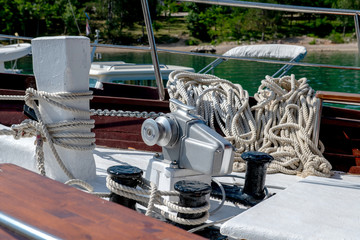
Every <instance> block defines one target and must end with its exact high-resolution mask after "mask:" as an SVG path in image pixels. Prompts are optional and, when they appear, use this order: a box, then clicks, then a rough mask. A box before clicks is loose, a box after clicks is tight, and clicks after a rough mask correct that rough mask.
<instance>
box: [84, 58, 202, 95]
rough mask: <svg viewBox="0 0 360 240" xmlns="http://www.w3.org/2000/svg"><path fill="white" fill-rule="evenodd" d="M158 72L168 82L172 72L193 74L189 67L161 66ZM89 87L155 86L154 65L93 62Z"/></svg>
mask: <svg viewBox="0 0 360 240" xmlns="http://www.w3.org/2000/svg"><path fill="white" fill-rule="evenodd" d="M159 67H160V72H161V75H162V79H163V80H168V77H169V74H170V73H171V72H172V71H176V70H182V71H189V72H194V71H195V70H194V69H193V68H190V67H183V66H176V65H165V64H161V65H160V66H159ZM89 78H90V86H91V87H95V88H101V87H102V83H122V84H135V85H143V86H156V83H155V73H154V65H152V64H135V63H126V62H123V61H111V62H93V63H91V68H90V73H89Z"/></svg>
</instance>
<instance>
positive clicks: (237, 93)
mask: <svg viewBox="0 0 360 240" xmlns="http://www.w3.org/2000/svg"><path fill="white" fill-rule="evenodd" d="M167 88H168V92H169V96H170V97H171V98H176V99H178V100H180V101H182V102H183V103H185V104H188V105H191V106H194V107H196V110H197V114H198V115H200V116H201V117H202V118H204V120H205V122H206V123H207V124H208V125H209V126H210V127H211V128H213V129H215V130H216V128H217V127H218V128H220V130H221V133H222V134H223V135H224V136H225V138H226V139H227V140H229V141H230V142H231V143H232V144H233V145H234V146H235V148H236V152H235V158H234V165H233V170H234V171H245V169H246V163H245V161H244V160H243V159H242V158H241V157H240V155H241V153H243V152H245V151H261V152H266V153H269V154H270V155H272V156H273V157H274V159H275V160H274V161H273V162H272V163H271V164H270V166H269V168H268V173H276V172H281V173H285V174H293V175H295V174H297V175H301V176H303V177H305V176H307V175H315V176H322V177H329V176H330V175H331V171H330V170H331V165H330V163H329V162H328V161H327V160H326V159H325V158H324V157H323V155H322V153H323V152H324V146H323V144H322V143H321V142H319V147H320V148H318V147H317V146H316V144H315V143H314V141H313V136H312V135H313V127H314V125H315V124H314V121H315V117H314V116H315V114H316V113H317V112H318V109H317V101H318V99H317V98H316V97H315V92H314V90H313V89H312V88H311V87H310V86H309V85H308V83H307V80H306V78H301V79H299V80H296V79H295V76H294V75H291V76H285V77H282V78H271V77H269V76H266V78H265V79H264V80H262V81H261V85H260V87H259V90H258V93H256V94H255V96H254V97H255V100H256V101H257V105H255V106H253V107H252V108H251V109H250V106H249V95H248V93H247V92H246V91H245V90H243V89H242V87H241V86H240V85H239V84H233V83H231V82H230V81H227V80H224V79H220V78H218V77H216V76H213V75H208V74H196V73H189V72H184V71H174V72H172V73H171V74H170V75H169V81H168V83H167ZM170 109H171V111H174V110H175V108H174V106H171V105H170ZM215 120H216V123H215Z"/></svg>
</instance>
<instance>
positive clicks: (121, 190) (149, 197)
mask: <svg viewBox="0 0 360 240" xmlns="http://www.w3.org/2000/svg"><path fill="white" fill-rule="evenodd" d="M106 186H107V188H108V189H109V190H110V191H111V192H113V193H116V194H118V195H120V196H123V197H126V198H130V199H133V200H136V201H137V202H140V203H143V204H145V205H146V206H147V211H146V214H145V215H147V216H151V215H152V213H153V212H157V213H159V214H161V215H162V216H163V217H165V218H167V219H170V220H171V221H173V222H176V223H179V224H183V225H199V224H202V223H204V222H205V221H206V220H207V219H208V218H209V213H208V210H209V209H210V204H209V203H207V204H206V205H205V206H202V207H195V208H190V207H181V206H179V205H177V203H175V202H171V201H168V200H166V199H164V198H163V196H179V193H178V192H176V191H160V190H158V189H157V187H156V185H155V184H154V183H152V182H150V181H148V180H146V179H144V178H142V180H141V182H140V184H139V187H140V188H132V187H128V186H125V185H122V184H119V183H116V182H115V181H113V180H112V179H111V177H110V176H108V177H107V178H106ZM160 206H166V207H168V209H170V210H173V211H175V212H180V213H188V214H194V213H204V216H202V217H201V218H198V219H185V218H180V217H177V216H175V215H174V214H172V213H170V212H167V211H164V210H163V209H161V208H160Z"/></svg>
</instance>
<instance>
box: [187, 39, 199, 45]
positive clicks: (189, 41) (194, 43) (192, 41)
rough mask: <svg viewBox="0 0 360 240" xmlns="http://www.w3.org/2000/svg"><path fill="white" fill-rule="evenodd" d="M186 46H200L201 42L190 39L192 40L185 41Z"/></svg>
mask: <svg viewBox="0 0 360 240" xmlns="http://www.w3.org/2000/svg"><path fill="white" fill-rule="evenodd" d="M185 44H186V45H187V46H194V45H199V44H200V41H199V40H196V39H194V38H190V39H187V40H186V41H185Z"/></svg>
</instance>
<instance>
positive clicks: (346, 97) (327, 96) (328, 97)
mask: <svg viewBox="0 0 360 240" xmlns="http://www.w3.org/2000/svg"><path fill="white" fill-rule="evenodd" d="M316 97H317V98H320V99H321V100H323V101H337V102H344V103H360V94H356V93H343V92H328V91H318V92H316Z"/></svg>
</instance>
